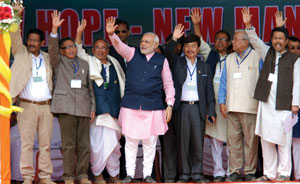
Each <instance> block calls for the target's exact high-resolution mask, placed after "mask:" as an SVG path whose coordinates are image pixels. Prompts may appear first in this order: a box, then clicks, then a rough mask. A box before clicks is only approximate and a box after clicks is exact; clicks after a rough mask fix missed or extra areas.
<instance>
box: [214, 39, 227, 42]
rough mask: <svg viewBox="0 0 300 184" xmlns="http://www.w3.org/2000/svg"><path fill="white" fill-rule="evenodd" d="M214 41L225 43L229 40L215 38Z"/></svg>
mask: <svg viewBox="0 0 300 184" xmlns="http://www.w3.org/2000/svg"><path fill="white" fill-rule="evenodd" d="M216 41H220V42H227V41H229V40H228V39H227V38H216Z"/></svg>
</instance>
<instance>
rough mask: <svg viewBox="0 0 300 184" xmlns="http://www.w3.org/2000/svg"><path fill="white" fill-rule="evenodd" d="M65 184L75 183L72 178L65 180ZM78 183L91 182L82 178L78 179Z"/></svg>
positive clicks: (85, 183) (86, 183)
mask: <svg viewBox="0 0 300 184" xmlns="http://www.w3.org/2000/svg"><path fill="white" fill-rule="evenodd" d="M65 184H75V182H74V180H65ZM79 184H92V182H91V181H90V180H88V179H87V178H82V179H80V180H79Z"/></svg>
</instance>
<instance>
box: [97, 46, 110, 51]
mask: <svg viewBox="0 0 300 184" xmlns="http://www.w3.org/2000/svg"><path fill="white" fill-rule="evenodd" d="M106 49H108V48H107V47H97V46H96V47H95V50H106Z"/></svg>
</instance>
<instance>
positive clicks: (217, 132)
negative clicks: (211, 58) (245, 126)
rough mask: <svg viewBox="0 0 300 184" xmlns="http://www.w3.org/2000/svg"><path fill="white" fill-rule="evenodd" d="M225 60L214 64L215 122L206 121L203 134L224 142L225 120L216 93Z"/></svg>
mask: <svg viewBox="0 0 300 184" xmlns="http://www.w3.org/2000/svg"><path fill="white" fill-rule="evenodd" d="M220 59H221V60H223V59H225V57H224V56H223V57H222V56H221V57H220ZM224 63H225V61H222V62H221V64H220V62H218V64H217V66H216V73H215V75H214V79H213V84H214V92H215V98H216V106H215V108H216V113H217V118H216V122H215V123H214V124H211V123H209V122H206V128H205V134H207V135H209V136H211V137H213V138H216V139H218V140H220V141H223V142H226V141H227V134H226V130H227V120H226V119H225V118H224V117H223V116H222V115H221V112H220V107H219V103H218V94H219V87H220V79H221V74H222V71H223V67H224Z"/></svg>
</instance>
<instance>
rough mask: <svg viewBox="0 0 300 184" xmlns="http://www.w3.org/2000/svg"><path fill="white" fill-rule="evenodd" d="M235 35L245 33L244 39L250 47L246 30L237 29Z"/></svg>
mask: <svg viewBox="0 0 300 184" xmlns="http://www.w3.org/2000/svg"><path fill="white" fill-rule="evenodd" d="M234 33H243V39H244V40H248V46H249V45H250V40H249V36H248V34H247V32H246V31H245V30H244V29H236V30H235V31H234Z"/></svg>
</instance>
